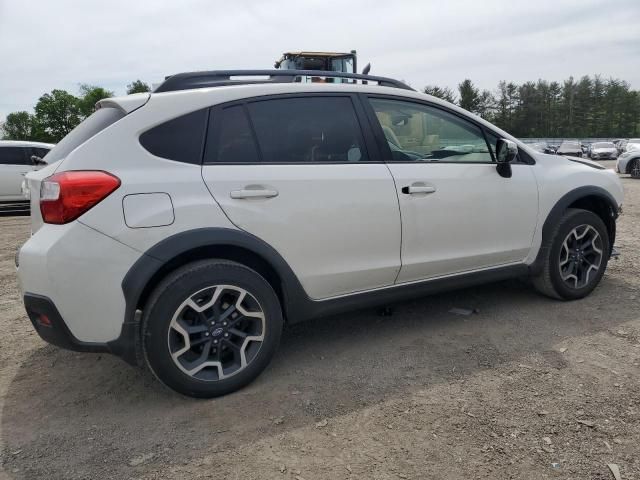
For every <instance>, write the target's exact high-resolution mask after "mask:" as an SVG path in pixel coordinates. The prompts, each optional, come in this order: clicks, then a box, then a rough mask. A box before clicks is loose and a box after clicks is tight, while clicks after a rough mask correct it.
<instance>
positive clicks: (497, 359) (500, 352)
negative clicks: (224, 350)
mask: <svg viewBox="0 0 640 480" xmlns="http://www.w3.org/2000/svg"><path fill="white" fill-rule="evenodd" d="M632 290H633V287H632V286H630V285H626V284H624V283H623V281H622V280H621V279H618V278H615V277H613V278H612V277H605V280H604V281H603V283H602V284H601V286H600V287H599V288H598V289H597V290H596V291H595V292H594V293H593V294H592V295H591V296H590V297H589V298H586V299H583V300H580V301H577V302H566V303H565V302H557V301H554V300H550V299H547V298H545V297H542V296H540V295H538V294H536V293H535V292H534V291H533V290H532V289H531V287H530V286H529V285H527V284H526V283H525V282H520V281H509V282H501V283H496V284H490V285H485V286H482V287H477V288H470V289H465V290H461V291H456V292H450V293H447V294H441V295H436V296H431V297H425V298H422V299H420V300H416V301H413V302H407V303H403V304H399V305H397V306H395V309H394V313H393V315H392V316H380V315H378V313H377V312H375V311H362V312H357V313H349V314H344V315H340V316H337V317H332V318H326V319H318V320H315V321H311V322H306V323H303V324H297V325H292V326H290V327H288V328H287V329H286V331H285V334H284V335H283V339H282V344H281V347H280V350H279V352H278V354H277V356H276V358H275V359H274V361H273V362H272V364H271V366H270V367H269V368H268V369H267V370H266V371H265V372H264V373H263V374H262V375H261V376H260V377H259V378H258V379H257V380H256V381H255V382H254V383H253V384H251V385H250V386H249V387H247V388H245V389H243V390H241V391H239V392H237V393H235V394H232V395H228V396H226V397H222V398H218V399H213V400H194V399H190V398H186V397H183V396H181V395H179V394H176V393H174V392H172V391H170V390H168V389H166V388H165V387H163V386H162V385H160V383H159V382H157V381H156V380H155V379H154V378H153V377H152V376H151V375H150V374H148V373H145V372H144V371H143V370H141V369H135V368H132V367H129V366H128V365H126V364H125V363H124V362H122V361H120V360H119V359H117V358H114V357H111V356H109V355H96V354H78V353H73V352H66V351H62V350H59V349H56V348H54V347H51V346H44V344H43V346H42V347H41V348H39V349H37V350H35V351H33V353H32V354H31V355H30V357H29V358H28V359H27V360H26V361H24V362H23V363H22V365H21V366H20V368H19V370H18V372H17V374H16V376H15V378H14V379H13V380H12V382H11V384H10V386H9V388H8V392H7V394H6V400H5V405H4V409H3V412H2V432H3V442H4V445H5V449H4V452H3V463H4V465H5V468H7V471H9V472H11V471H13V470H16V472H14V473H13V475H14V476H15V477H16V478H36V477H39V476H43V475H44V476H48V475H50V476H51V478H58V477H64V478H75V477H78V478H80V477H87V475H89V472H93V473H94V474H95V465H104V468H105V472H109V473H110V474H112V475H113V476H114V477H118V476H119V475H125V472H127V471H128V472H129V474H130V473H131V468H132V467H131V465H130V464H129V463H130V459H131V457H134V456H136V455H144V454H146V453H148V452H155V453H154V455H155V458H156V459H158V458H162V457H163V455H166V458H167V462H175V461H178V462H189V461H192V460H193V459H195V458H201V457H202V455H203V453H204V452H212V451H216V450H220V449H232V448H233V447H234V446H238V445H240V444H243V443H248V442H252V441H256V440H259V439H261V438H263V437H266V436H270V435H275V434H278V433H281V432H284V431H287V430H290V429H295V428H298V427H300V426H303V425H307V424H310V423H312V422H316V421H319V420H320V419H324V418H331V417H335V416H339V415H343V414H347V413H349V412H352V411H354V410H359V409H362V408H365V407H367V406H371V405H374V404H376V403H379V402H382V401H385V400H388V399H391V398H394V397H398V396H402V395H406V394H409V393H411V392H415V391H417V390H421V389H426V388H429V386H431V385H435V384H438V383H446V382H453V381H457V380H459V379H461V378H464V377H465V376H469V375H473V374H474V373H477V372H479V371H481V370H485V369H491V368H492V367H494V366H497V365H500V364H502V363H505V362H509V361H514V360H518V361H524V360H523V359H525V358H526V357H528V356H531V355H542V356H543V357H545V358H547V359H548V360H549V362H550V368H563V363H562V359H561V358H559V357H561V355H557V356H554V355H553V354H550V353H557V352H556V350H557V344H558V343H559V342H561V341H562V340H566V339H567V338H571V337H579V336H584V335H588V334H590V333H594V332H597V331H601V330H606V329H615V328H616V326H617V325H619V324H620V323H623V322H626V321H628V320H630V319H632V318H634V315H636V313H635V312H634V311H632V309H631V307H630V306H629V307H625V308H619V306H618V305H616V298H617V296H621V295H628V292H630V291H632ZM453 307H461V308H465V309H477V310H478V313H474V314H471V315H468V316H465V315H456V314H453V313H451V312H450V310H451V309H452V308H453ZM61 443H64V444H65V445H66V447H65V449H64V450H65V451H67V452H69V451H73V452H74V455H73V457H72V458H69V457H65V456H64V455H60V454H59V451H58V449H57V448H56V445H58V444H61ZM70 447H71V448H70ZM15 452H18V453H15ZM163 452H170V455H168V454H167V453H163ZM35 459H37V461H36V460H35ZM169 459H170V460H169ZM89 465H93V466H94V467H93V469H89V467H88V466H89ZM127 469H129V470H127Z"/></svg>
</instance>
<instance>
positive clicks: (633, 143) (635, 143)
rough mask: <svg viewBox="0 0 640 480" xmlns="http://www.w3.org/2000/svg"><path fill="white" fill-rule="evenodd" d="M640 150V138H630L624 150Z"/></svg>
mask: <svg viewBox="0 0 640 480" xmlns="http://www.w3.org/2000/svg"><path fill="white" fill-rule="evenodd" d="M630 150H640V138H630V139H629V140H627V143H626V144H625V146H624V151H625V152H628V151H630Z"/></svg>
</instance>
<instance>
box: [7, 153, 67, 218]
mask: <svg viewBox="0 0 640 480" xmlns="http://www.w3.org/2000/svg"><path fill="white" fill-rule="evenodd" d="M54 146H55V145H52V144H50V143H40V142H21V141H14V140H0V212H3V213H11V212H14V211H15V212H18V211H25V210H28V209H29V204H28V201H27V199H26V198H25V196H24V194H23V192H22V182H23V180H24V176H25V175H26V174H27V173H29V172H31V171H32V170H37V169H38V168H41V167H42V166H44V165H46V164H47V162H46V160H44V157H45V156H46V155H47V153H49V150H51V149H52V148H53V147H54Z"/></svg>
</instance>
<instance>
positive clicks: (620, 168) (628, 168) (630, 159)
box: [616, 148, 640, 178]
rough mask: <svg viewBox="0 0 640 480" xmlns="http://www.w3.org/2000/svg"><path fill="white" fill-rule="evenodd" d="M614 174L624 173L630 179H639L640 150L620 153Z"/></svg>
mask: <svg viewBox="0 0 640 480" xmlns="http://www.w3.org/2000/svg"><path fill="white" fill-rule="evenodd" d="M616 172H618V173H626V174H628V175H631V177H632V178H640V149H638V148H637V149H634V150H627V151H626V152H622V154H621V155H620V156H619V157H618V161H617V162H616Z"/></svg>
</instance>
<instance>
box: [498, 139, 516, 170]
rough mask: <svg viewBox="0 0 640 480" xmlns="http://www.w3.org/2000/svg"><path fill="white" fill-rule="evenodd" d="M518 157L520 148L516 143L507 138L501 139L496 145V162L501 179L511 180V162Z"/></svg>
mask: <svg viewBox="0 0 640 480" xmlns="http://www.w3.org/2000/svg"><path fill="white" fill-rule="evenodd" d="M517 155H518V146H517V145H516V143H515V142H512V141H511V140H507V139H506V138H499V139H498V142H497V144H496V161H497V162H498V166H497V168H496V170H497V171H498V173H499V174H500V176H501V177H504V178H511V174H512V172H511V162H513V161H514V160H515V159H516V156H517Z"/></svg>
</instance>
